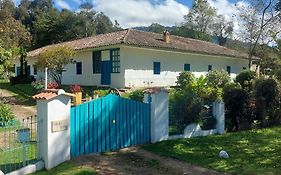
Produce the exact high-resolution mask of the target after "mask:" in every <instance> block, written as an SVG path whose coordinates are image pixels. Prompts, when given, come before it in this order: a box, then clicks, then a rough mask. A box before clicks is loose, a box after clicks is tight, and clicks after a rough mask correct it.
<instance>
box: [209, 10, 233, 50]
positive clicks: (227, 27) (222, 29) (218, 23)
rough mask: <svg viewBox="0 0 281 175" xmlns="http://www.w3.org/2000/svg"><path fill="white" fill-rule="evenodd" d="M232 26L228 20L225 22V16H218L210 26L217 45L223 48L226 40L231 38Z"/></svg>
mask: <svg viewBox="0 0 281 175" xmlns="http://www.w3.org/2000/svg"><path fill="white" fill-rule="evenodd" d="M233 27H234V24H233V22H232V21H230V20H226V18H225V16H223V15H218V16H217V17H216V18H215V22H214V24H213V25H212V30H213V33H214V35H215V36H216V37H217V39H218V42H219V45H221V46H224V45H225V44H226V41H227V38H229V37H230V36H232V33H233Z"/></svg>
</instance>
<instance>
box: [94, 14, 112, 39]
mask: <svg viewBox="0 0 281 175" xmlns="http://www.w3.org/2000/svg"><path fill="white" fill-rule="evenodd" d="M95 24H96V34H104V33H109V32H112V31H113V24H112V22H111V21H110V19H109V17H108V16H106V15H105V14H104V13H103V12H100V13H98V14H97V15H96V18H95Z"/></svg>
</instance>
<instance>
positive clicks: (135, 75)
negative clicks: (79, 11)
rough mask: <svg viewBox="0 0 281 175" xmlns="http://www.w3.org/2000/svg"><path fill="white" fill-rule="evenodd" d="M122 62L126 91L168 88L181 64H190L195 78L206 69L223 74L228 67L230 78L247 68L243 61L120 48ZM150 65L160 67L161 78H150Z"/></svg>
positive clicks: (245, 61) (244, 60)
mask: <svg viewBox="0 0 281 175" xmlns="http://www.w3.org/2000/svg"><path fill="white" fill-rule="evenodd" d="M122 50H123V55H122V56H123V57H124V58H123V59H126V62H124V63H125V64H123V65H122V69H125V86H126V87H146V86H171V85H175V82H176V78H177V76H178V75H179V73H180V72H182V71H183V70H184V69H183V67H184V64H190V67H191V71H192V72H193V73H194V74H195V75H196V76H197V77H199V76H201V75H205V74H206V73H207V70H208V65H212V67H213V70H214V69H217V70H221V69H224V70H226V67H227V66H231V71H232V72H233V73H231V77H232V78H234V77H235V75H236V74H237V73H239V72H240V71H242V70H243V67H247V64H248V61H247V60H246V59H237V58H230V57H221V56H211V55H202V54H192V53H182V52H171V51H164V50H155V49H145V48H137V47H123V48H122ZM153 62H160V63H161V74H160V75H154V74H153Z"/></svg>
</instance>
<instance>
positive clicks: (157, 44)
mask: <svg viewBox="0 0 281 175" xmlns="http://www.w3.org/2000/svg"><path fill="white" fill-rule="evenodd" d="M170 38H171V42H170V43H166V42H164V41H163V35H162V34H158V33H151V32H142V31H138V30H134V29H125V30H122V31H118V32H113V33H108V34H102V35H97V36H93V37H88V38H82V39H78V40H74V41H69V42H63V43H60V44H54V45H48V46H45V47H42V48H39V49H36V50H33V51H30V52H28V55H27V56H28V57H35V56H37V55H39V54H40V53H41V52H42V51H44V50H46V49H48V48H51V47H55V46H57V45H66V46H69V47H72V48H73V49H75V50H83V49H89V48H99V47H104V46H110V45H118V44H123V45H129V46H137V47H149V48H158V49H167V50H175V51H183V52H195V53H203V54H211V55H221V56H230V57H238V58H247V56H248V55H247V54H246V53H241V52H238V51H235V50H231V49H228V48H226V47H222V46H219V45H217V44H214V43H210V42H206V41H200V40H195V39H190V38H184V37H179V36H173V35H171V36H170Z"/></svg>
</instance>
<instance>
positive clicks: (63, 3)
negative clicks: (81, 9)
mask: <svg viewBox="0 0 281 175" xmlns="http://www.w3.org/2000/svg"><path fill="white" fill-rule="evenodd" d="M55 3H56V5H57V6H58V7H60V8H62V9H68V10H72V8H71V6H70V5H69V4H68V3H67V2H66V1H65V0H57V1H55Z"/></svg>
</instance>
